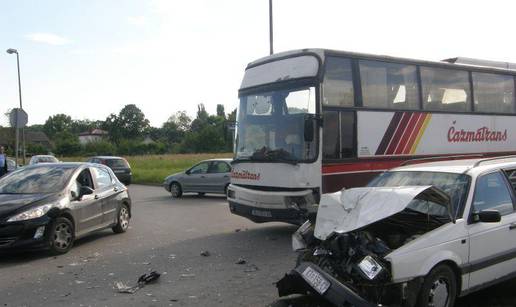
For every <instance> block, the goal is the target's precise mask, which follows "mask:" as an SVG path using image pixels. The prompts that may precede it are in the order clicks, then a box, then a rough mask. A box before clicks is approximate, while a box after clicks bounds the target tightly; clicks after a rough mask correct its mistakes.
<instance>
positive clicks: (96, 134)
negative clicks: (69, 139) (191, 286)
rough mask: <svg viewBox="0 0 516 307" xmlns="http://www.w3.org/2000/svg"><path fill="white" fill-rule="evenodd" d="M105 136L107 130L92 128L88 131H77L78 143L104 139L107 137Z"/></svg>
mask: <svg viewBox="0 0 516 307" xmlns="http://www.w3.org/2000/svg"><path fill="white" fill-rule="evenodd" d="M107 136H108V132H107V131H104V130H102V129H92V130H90V131H85V132H81V133H79V143H81V144H82V145H84V144H87V143H91V142H98V141H101V140H104V139H105V138H107Z"/></svg>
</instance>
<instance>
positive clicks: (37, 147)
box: [27, 144, 48, 156]
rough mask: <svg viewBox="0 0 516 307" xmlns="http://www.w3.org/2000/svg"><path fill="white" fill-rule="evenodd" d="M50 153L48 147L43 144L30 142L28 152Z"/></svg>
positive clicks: (31, 153)
mask: <svg viewBox="0 0 516 307" xmlns="http://www.w3.org/2000/svg"><path fill="white" fill-rule="evenodd" d="M47 153H48V149H47V148H46V147H45V146H43V145H41V144H28V145H27V154H29V155H31V156H33V155H44V154H47Z"/></svg>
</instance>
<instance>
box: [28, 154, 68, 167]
mask: <svg viewBox="0 0 516 307" xmlns="http://www.w3.org/2000/svg"><path fill="white" fill-rule="evenodd" d="M59 162H60V161H59V160H58V159H57V158H56V157H54V156H52V155H35V156H32V158H30V161H29V165H32V164H38V163H59Z"/></svg>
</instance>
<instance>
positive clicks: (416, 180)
mask: <svg viewBox="0 0 516 307" xmlns="http://www.w3.org/2000/svg"><path fill="white" fill-rule="evenodd" d="M469 182H470V177H469V176H468V175H465V174H454V173H443V172H424V171H399V172H385V173H382V174H380V175H378V176H377V177H375V178H374V179H373V180H372V181H371V182H370V183H369V184H368V186H370V187H399V186H427V185H430V186H435V187H436V188H438V189H440V190H442V191H443V192H445V193H446V194H448V196H450V198H451V203H452V206H453V210H452V212H454V214H455V217H457V218H459V217H461V216H462V211H463V210H464V209H463V207H464V206H463V204H464V201H465V199H466V195H467V194H466V193H467V191H468V187H469ZM413 205H416V203H414V204H413ZM443 214H444V213H442V212H441V214H438V215H443Z"/></svg>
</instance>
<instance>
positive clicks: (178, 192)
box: [170, 182, 181, 197]
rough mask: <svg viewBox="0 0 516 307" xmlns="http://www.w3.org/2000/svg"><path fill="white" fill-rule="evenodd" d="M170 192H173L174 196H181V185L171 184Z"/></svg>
mask: <svg viewBox="0 0 516 307" xmlns="http://www.w3.org/2000/svg"><path fill="white" fill-rule="evenodd" d="M170 193H172V196H173V197H179V195H181V187H180V186H179V184H177V183H175V182H174V183H172V184H171V185H170Z"/></svg>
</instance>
